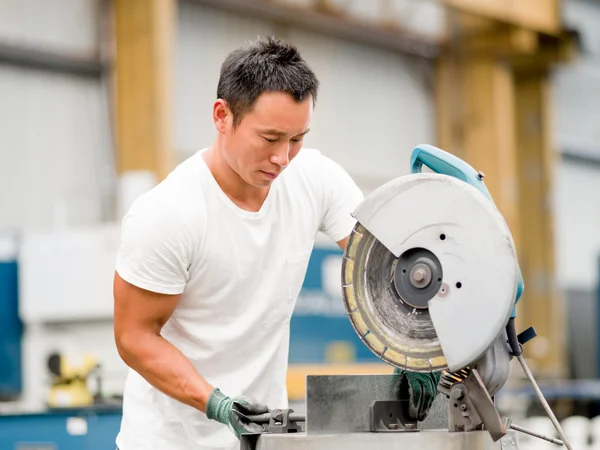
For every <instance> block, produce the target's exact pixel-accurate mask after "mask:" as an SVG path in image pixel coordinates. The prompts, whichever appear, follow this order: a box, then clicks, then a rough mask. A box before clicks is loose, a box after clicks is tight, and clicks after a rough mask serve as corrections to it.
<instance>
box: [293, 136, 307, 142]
mask: <svg viewBox="0 0 600 450" xmlns="http://www.w3.org/2000/svg"><path fill="white" fill-rule="evenodd" d="M302 139H304V137H299V138H294V139H291V141H292V142H302Z"/></svg>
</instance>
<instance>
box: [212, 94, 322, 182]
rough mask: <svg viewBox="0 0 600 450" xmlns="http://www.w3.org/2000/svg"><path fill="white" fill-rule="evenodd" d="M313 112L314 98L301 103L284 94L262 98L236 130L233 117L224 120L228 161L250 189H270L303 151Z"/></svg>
mask: <svg viewBox="0 0 600 450" xmlns="http://www.w3.org/2000/svg"><path fill="white" fill-rule="evenodd" d="M312 110H313V103H312V98H310V97H309V98H306V99H305V100H303V101H302V102H300V103H298V102H296V101H295V100H294V98H293V97H292V96H290V95H289V94H286V93H282V92H268V93H263V94H261V95H260V96H259V97H258V99H257V100H256V103H255V104H254V108H253V109H252V110H251V111H249V112H247V113H246V114H245V115H244V116H243V117H242V120H241V121H240V122H239V123H238V124H237V126H236V127H235V128H233V117H232V116H231V113H229V114H228V117H227V119H226V120H224V122H223V127H222V130H220V131H221V132H222V133H223V143H224V145H223V150H224V151H223V154H224V157H225V160H226V161H227V163H228V164H229V166H230V167H231V168H232V169H233V170H234V171H235V172H236V173H237V174H238V175H239V176H240V177H241V178H242V179H243V180H244V181H245V182H246V183H248V184H249V185H251V186H255V187H267V186H269V185H270V184H271V183H272V182H273V180H274V179H275V178H277V176H278V175H279V174H280V173H281V172H282V171H283V170H284V169H285V168H286V167H287V166H288V164H289V163H290V161H291V160H292V159H294V158H295V157H296V155H297V154H298V152H299V151H300V149H301V148H302V141H303V138H304V135H305V134H306V133H307V132H308V127H309V124H310V120H311V117H312Z"/></svg>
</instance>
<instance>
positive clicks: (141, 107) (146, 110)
mask: <svg viewBox="0 0 600 450" xmlns="http://www.w3.org/2000/svg"><path fill="white" fill-rule="evenodd" d="M113 7H114V23H115V40H116V49H115V50H116V80H115V83H116V99H115V100H116V105H115V106H116V107H115V115H116V136H117V142H116V146H117V157H116V159H117V170H118V172H119V173H123V172H126V171H130V170H150V171H153V172H154V173H155V174H156V176H157V179H158V180H159V181H160V180H162V179H163V178H164V177H165V176H166V175H167V174H168V172H169V171H170V170H171V169H172V164H173V156H172V153H173V149H172V138H171V127H170V121H171V66H172V63H171V60H170V57H171V46H172V36H173V30H174V22H175V11H176V7H177V6H176V0H114V3H113Z"/></svg>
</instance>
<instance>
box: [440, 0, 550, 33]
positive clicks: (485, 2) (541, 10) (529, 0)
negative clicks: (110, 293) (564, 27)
mask: <svg viewBox="0 0 600 450" xmlns="http://www.w3.org/2000/svg"><path fill="white" fill-rule="evenodd" d="M442 3H444V4H445V5H446V6H449V7H451V8H453V9H456V10H457V11H460V12H463V13H469V14H474V15H477V16H480V17H483V18H486V19H492V20H496V21H500V22H505V23H508V24H512V25H517V26H520V27H523V28H526V29H528V30H533V31H538V32H541V33H547V34H555V33H558V32H559V31H560V28H561V26H560V0H442Z"/></svg>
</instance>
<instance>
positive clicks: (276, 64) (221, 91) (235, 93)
mask: <svg viewBox="0 0 600 450" xmlns="http://www.w3.org/2000/svg"><path fill="white" fill-rule="evenodd" d="M318 89H319V81H318V79H317V77H316V75H315V74H314V72H313V71H312V70H311V68H310V67H309V66H308V64H307V63H306V61H304V59H302V57H301V56H300V52H299V51H298V49H297V48H296V47H295V46H293V45H291V44H288V43H284V42H282V41H281V40H279V39H275V38H273V37H268V38H267V39H266V41H261V40H257V41H254V42H251V43H250V45H248V46H247V47H242V48H239V49H236V50H234V51H232V52H231V53H230V54H229V55H228V56H227V58H225V61H224V62H223V64H222V65H221V73H220V76H219V84H218V87H217V98H220V99H223V100H225V101H226V102H227V105H228V106H229V109H230V110H231V112H232V114H233V124H234V126H235V125H237V124H238V123H239V121H240V120H241V119H242V117H243V116H244V114H246V113H247V112H248V111H250V110H251V109H252V108H253V107H254V103H255V102H256V99H257V98H258V97H259V95H260V94H262V93H263V92H287V93H288V94H290V95H291V96H292V97H293V98H294V99H295V100H296V101H297V102H301V101H302V100H304V99H305V98H307V97H308V96H309V95H310V96H311V97H312V101H313V105H314V103H315V102H316V100H317V91H318Z"/></svg>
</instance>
